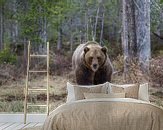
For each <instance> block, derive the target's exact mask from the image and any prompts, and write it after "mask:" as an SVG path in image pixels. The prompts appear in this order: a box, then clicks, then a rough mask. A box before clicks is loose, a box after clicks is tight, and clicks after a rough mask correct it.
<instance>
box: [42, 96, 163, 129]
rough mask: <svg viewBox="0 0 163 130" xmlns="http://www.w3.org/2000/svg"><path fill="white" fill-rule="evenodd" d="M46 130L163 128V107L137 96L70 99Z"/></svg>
mask: <svg viewBox="0 0 163 130" xmlns="http://www.w3.org/2000/svg"><path fill="white" fill-rule="evenodd" d="M43 130H163V110H162V109H160V108H158V107H156V106H153V105H151V104H150V103H145V102H143V101H140V100H136V99H129V98H116V99H112V98H110V99H106V98H101V99H85V100H80V101H75V102H73V103H67V104H64V105H62V106H60V107H58V108H57V109H56V110H54V111H53V112H52V113H51V114H50V116H49V117H48V118H47V119H46V121H45V123H44V125H43Z"/></svg>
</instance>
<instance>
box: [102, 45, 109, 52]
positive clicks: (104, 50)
mask: <svg viewBox="0 0 163 130" xmlns="http://www.w3.org/2000/svg"><path fill="white" fill-rule="evenodd" d="M101 51H102V52H104V54H106V53H107V51H108V49H107V48H106V47H105V46H104V47H102V48H101Z"/></svg>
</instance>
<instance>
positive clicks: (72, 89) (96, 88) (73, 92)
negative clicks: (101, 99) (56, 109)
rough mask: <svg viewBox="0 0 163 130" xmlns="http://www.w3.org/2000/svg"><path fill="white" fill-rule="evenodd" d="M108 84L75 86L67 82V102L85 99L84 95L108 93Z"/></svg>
mask: <svg viewBox="0 0 163 130" xmlns="http://www.w3.org/2000/svg"><path fill="white" fill-rule="evenodd" d="M107 89H108V82H106V83H104V84H99V85H75V84H72V83H69V82H67V93H68V95H67V101H66V102H72V101H76V100H81V99H84V93H86V92H87V93H107V92H108V90H107Z"/></svg>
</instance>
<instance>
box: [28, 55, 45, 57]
mask: <svg viewBox="0 0 163 130" xmlns="http://www.w3.org/2000/svg"><path fill="white" fill-rule="evenodd" d="M30 57H47V55H30Z"/></svg>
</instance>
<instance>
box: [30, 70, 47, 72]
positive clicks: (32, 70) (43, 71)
mask: <svg viewBox="0 0 163 130" xmlns="http://www.w3.org/2000/svg"><path fill="white" fill-rule="evenodd" d="M45 72H46V73H47V71H46V70H37V71H36V70H30V71H29V73H45Z"/></svg>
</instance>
